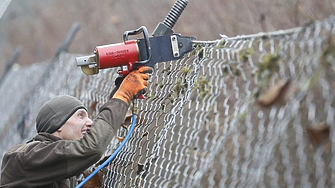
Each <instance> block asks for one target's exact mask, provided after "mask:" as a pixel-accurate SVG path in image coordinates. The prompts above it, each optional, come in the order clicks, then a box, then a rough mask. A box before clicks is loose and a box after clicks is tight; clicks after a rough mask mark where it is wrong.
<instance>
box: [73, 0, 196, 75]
mask: <svg viewBox="0 0 335 188" xmlns="http://www.w3.org/2000/svg"><path fill="white" fill-rule="evenodd" d="M187 3H188V1H187V0H178V1H177V2H176V3H175V4H174V6H173V7H172V9H171V11H170V12H169V14H168V16H167V17H166V18H165V20H164V22H163V23H162V22H161V23H159V24H158V25H157V27H156V29H155V31H154V32H153V34H152V37H149V35H148V31H147V29H146V27H144V26H142V27H140V28H139V29H136V30H132V31H126V32H125V33H124V35H123V42H122V43H118V44H109V45H104V46H97V47H96V48H95V50H94V54H93V55H89V56H83V57H77V58H76V61H77V66H80V67H81V69H82V71H83V72H84V73H85V74H88V75H92V74H98V73H99V69H106V68H112V67H121V70H119V71H118V73H119V74H120V75H122V76H126V75H127V74H128V73H129V72H131V71H132V70H134V69H137V68H138V67H140V66H150V67H154V65H155V64H156V63H158V62H166V61H171V60H178V59H181V58H182V57H183V56H184V55H185V54H186V53H188V52H190V51H191V50H192V49H193V48H194V46H193V43H192V41H193V40H195V37H187V36H181V35H180V34H175V33H174V31H173V30H172V28H173V26H174V24H175V23H176V21H177V20H178V18H179V16H180V15H181V13H182V11H183V10H184V9H185V7H186V5H187ZM140 33H143V38H142V39H137V40H128V37H129V36H130V35H138V34H140Z"/></svg>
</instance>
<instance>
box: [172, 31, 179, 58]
mask: <svg viewBox="0 0 335 188" xmlns="http://www.w3.org/2000/svg"><path fill="white" fill-rule="evenodd" d="M171 46H172V54H173V57H179V46H178V38H177V36H176V35H172V36H171Z"/></svg>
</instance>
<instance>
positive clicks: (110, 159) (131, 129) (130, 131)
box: [76, 114, 136, 188]
mask: <svg viewBox="0 0 335 188" xmlns="http://www.w3.org/2000/svg"><path fill="white" fill-rule="evenodd" d="M135 124H136V114H133V118H132V124H131V126H130V129H129V132H128V133H127V135H126V137H125V138H124V140H123V141H122V143H121V145H120V146H119V147H118V148H117V149H116V150H115V151H114V153H113V154H112V155H111V156H110V157H109V158H108V159H107V160H106V161H105V162H104V163H102V164H101V165H100V166H99V167H98V168H97V169H95V170H94V171H93V172H92V173H91V174H90V175H89V176H87V177H86V178H85V179H84V180H83V181H82V182H80V184H78V185H77V186H76V188H80V187H81V186H83V185H84V184H85V183H86V182H87V181H88V180H89V179H91V178H92V177H93V176H94V175H95V174H96V173H97V172H99V171H100V170H101V169H102V168H104V167H105V166H106V165H107V164H108V163H110V162H111V161H112V160H113V159H114V158H115V156H116V155H117V154H118V153H119V152H120V150H121V149H122V148H123V146H124V145H125V144H126V142H127V141H128V139H129V137H130V135H131V133H132V132H133V131H134V128H135Z"/></svg>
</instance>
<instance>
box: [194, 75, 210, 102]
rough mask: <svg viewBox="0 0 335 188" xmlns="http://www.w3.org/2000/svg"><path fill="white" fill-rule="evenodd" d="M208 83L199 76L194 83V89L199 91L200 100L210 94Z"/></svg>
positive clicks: (204, 78) (203, 77)
mask: <svg viewBox="0 0 335 188" xmlns="http://www.w3.org/2000/svg"><path fill="white" fill-rule="evenodd" d="M209 88H210V82H209V81H208V80H207V78H206V77H205V76H199V78H198V81H197V82H195V87H194V89H197V90H199V96H200V98H204V97H205V96H206V95H208V94H210V89H209Z"/></svg>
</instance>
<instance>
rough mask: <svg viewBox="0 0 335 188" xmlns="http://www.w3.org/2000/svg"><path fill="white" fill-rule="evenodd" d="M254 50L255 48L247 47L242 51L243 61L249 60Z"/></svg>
mask: <svg viewBox="0 0 335 188" xmlns="http://www.w3.org/2000/svg"><path fill="white" fill-rule="evenodd" d="M253 52H254V50H253V49H252V48H247V49H245V50H244V51H242V52H241V53H240V59H241V60H242V62H247V61H248V60H249V58H250V56H251V55H252V53H253Z"/></svg>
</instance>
